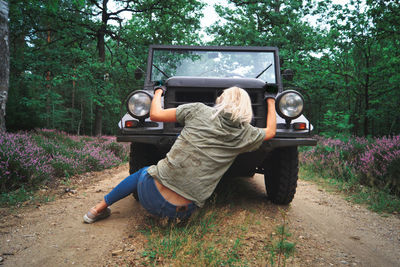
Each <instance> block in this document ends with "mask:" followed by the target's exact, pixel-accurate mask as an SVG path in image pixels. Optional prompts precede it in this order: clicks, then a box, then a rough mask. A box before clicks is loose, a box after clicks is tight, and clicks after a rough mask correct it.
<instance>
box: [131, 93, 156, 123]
mask: <svg viewBox="0 0 400 267" xmlns="http://www.w3.org/2000/svg"><path fill="white" fill-rule="evenodd" d="M151 100H152V97H151V95H150V94H149V93H148V92H146V91H134V92H132V93H131V94H130V95H129V96H128V100H127V101H126V106H127V109H128V113H129V114H131V115H132V116H133V117H135V118H137V119H145V118H147V117H149V115H150V106H151Z"/></svg>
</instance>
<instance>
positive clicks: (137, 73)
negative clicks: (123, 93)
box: [135, 67, 144, 80]
mask: <svg viewBox="0 0 400 267" xmlns="http://www.w3.org/2000/svg"><path fill="white" fill-rule="evenodd" d="M143 74H144V72H143V70H142V69H141V68H139V67H138V68H136V70H135V79H136V80H140V79H142V77H143Z"/></svg>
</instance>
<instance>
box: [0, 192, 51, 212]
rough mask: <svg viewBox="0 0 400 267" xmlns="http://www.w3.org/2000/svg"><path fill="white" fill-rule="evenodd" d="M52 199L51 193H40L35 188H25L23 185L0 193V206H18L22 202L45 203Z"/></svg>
mask: <svg viewBox="0 0 400 267" xmlns="http://www.w3.org/2000/svg"><path fill="white" fill-rule="evenodd" d="M53 200H54V196H52V195H41V194H38V191H36V190H27V189H25V188H24V187H21V188H19V189H18V190H15V191H12V192H7V193H1V194H0V206H4V207H9V208H13V207H18V206H21V205H22V204H24V203H46V202H50V201H53Z"/></svg>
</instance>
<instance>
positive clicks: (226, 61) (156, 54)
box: [151, 49, 276, 83]
mask: <svg viewBox="0 0 400 267" xmlns="http://www.w3.org/2000/svg"><path fill="white" fill-rule="evenodd" d="M173 76H193V77H214V78H227V77H232V78H259V79H261V80H263V81H265V82H268V83H276V77H275V61H274V53H273V52H272V51H270V52H266V51H201V50H197V51H196V50H172V49H171V50H165V49H162V50H161V49H160V50H159V49H154V50H153V64H152V72H151V80H152V81H158V80H165V79H167V78H168V77H173Z"/></svg>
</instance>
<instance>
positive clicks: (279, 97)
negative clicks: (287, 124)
mask: <svg viewBox="0 0 400 267" xmlns="http://www.w3.org/2000/svg"><path fill="white" fill-rule="evenodd" d="M288 93H294V94H297V95H298V96H300V98H301V101H302V102H303V107H302V109H301V111H300V112H299V114H298V115H296V116H294V117H289V116H287V115H285V114H284V113H283V112H282V111H281V109H280V107H279V103H280V101H281V99H282V97H283V96H284V95H286V94H288ZM275 110H276V112H277V113H278V115H279V116H280V117H282V118H284V119H285V120H294V119H297V118H298V117H300V116H301V115H303V112H304V97H303V95H302V94H301V93H300V92H298V91H296V90H286V91H283V92H281V93H280V94H278V96H277V97H276V99H275Z"/></svg>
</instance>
